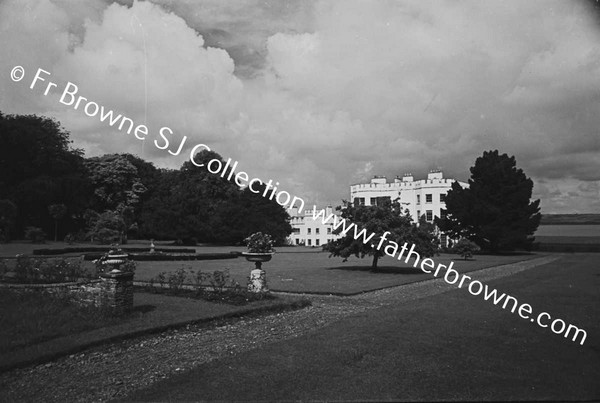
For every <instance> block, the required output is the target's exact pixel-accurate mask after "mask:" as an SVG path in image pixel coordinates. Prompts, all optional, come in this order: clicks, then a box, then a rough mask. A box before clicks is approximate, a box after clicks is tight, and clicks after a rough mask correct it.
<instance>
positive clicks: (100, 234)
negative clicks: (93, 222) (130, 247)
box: [92, 228, 121, 245]
mask: <svg viewBox="0 0 600 403" xmlns="http://www.w3.org/2000/svg"><path fill="white" fill-rule="evenodd" d="M92 236H93V238H94V241H97V242H98V243H99V244H101V245H110V244H112V243H116V242H120V241H121V233H120V232H119V231H117V230H114V229H110V228H100V229H98V230H97V231H96V232H94V233H93V235H92Z"/></svg>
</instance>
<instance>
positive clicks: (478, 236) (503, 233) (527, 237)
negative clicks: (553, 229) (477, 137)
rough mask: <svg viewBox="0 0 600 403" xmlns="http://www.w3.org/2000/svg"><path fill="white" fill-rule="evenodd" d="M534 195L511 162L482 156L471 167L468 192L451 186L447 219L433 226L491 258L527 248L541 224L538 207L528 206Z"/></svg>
mask: <svg viewBox="0 0 600 403" xmlns="http://www.w3.org/2000/svg"><path fill="white" fill-rule="evenodd" d="M532 189H533V181H532V180H531V179H529V178H528V177H527V176H526V175H525V173H524V172H523V170H522V169H519V168H517V164H516V160H515V157H514V156H512V157H509V156H508V155H507V154H501V155H500V154H499V153H498V150H495V151H486V152H484V153H483V156H481V157H479V158H477V160H476V161H475V165H474V166H473V167H471V178H470V179H469V187H468V188H466V189H463V188H462V187H461V186H460V185H459V184H458V182H455V183H454V184H453V185H452V188H451V189H450V191H449V192H448V194H447V195H446V217H445V218H441V219H439V220H437V224H438V226H439V227H440V229H441V230H442V231H444V232H446V233H447V234H449V235H451V236H453V237H464V238H468V239H470V240H472V241H474V242H475V243H477V244H478V245H479V246H480V247H481V248H483V249H486V250H489V251H491V252H498V251H501V250H512V249H515V248H519V247H521V248H528V247H529V246H530V245H531V243H532V242H533V239H534V238H533V237H532V236H531V235H533V233H534V232H535V230H536V229H537V227H538V225H539V223H540V219H541V214H540V212H539V211H540V207H539V205H540V201H539V200H535V201H533V202H532V201H530V199H531V193H532Z"/></svg>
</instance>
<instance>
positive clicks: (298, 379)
mask: <svg viewBox="0 0 600 403" xmlns="http://www.w3.org/2000/svg"><path fill="white" fill-rule="evenodd" d="M490 285H491V286H494V287H496V288H498V289H499V290H502V292H506V293H508V294H510V295H514V296H516V297H518V298H519V301H520V302H527V303H530V304H531V305H532V306H533V307H534V312H535V313H536V314H537V313H539V312H541V311H546V312H549V313H550V314H551V315H552V317H553V318H562V319H564V321H565V322H567V323H573V324H576V325H577V326H579V327H581V328H583V329H585V330H586V331H587V332H588V338H587V340H586V342H585V345H583V346H581V345H580V343H579V342H573V341H572V340H570V339H569V338H565V337H563V336H562V335H557V334H553V333H552V331H550V330H549V329H548V328H541V327H539V326H537V325H536V324H534V323H531V322H530V321H529V320H525V319H522V318H520V317H519V316H518V315H517V314H516V313H511V312H510V310H503V309H502V308H501V307H499V306H495V305H493V304H491V303H490V302H488V301H484V300H483V299H482V298H481V297H474V296H473V295H470V294H469V293H468V292H466V291H465V290H459V289H456V290H454V291H451V292H445V293H441V294H437V295H435V296H433V297H427V298H422V299H418V300H414V301H411V302H410V303H406V304H398V305H390V306H386V307H382V308H379V309H375V310H371V311H368V312H366V313H361V314H356V315H352V316H349V317H346V318H344V319H342V320H339V321H336V322H335V323H334V324H332V325H331V326H326V327H323V328H321V329H318V330H316V331H314V332H311V333H308V334H304V335H301V336H300V337H297V338H294V339H290V340H285V341H281V342H277V343H272V344H269V345H266V346H263V347H261V348H259V349H256V350H252V351H247V352H245V353H243V354H237V355H234V356H228V357H224V358H221V359H218V360H214V361H211V362H210V363H207V364H203V365H201V366H199V367H197V368H195V369H193V370H191V371H188V372H186V373H181V374H175V375H172V376H170V377H169V378H167V379H165V380H162V381H159V382H156V383H155V384H153V385H151V386H150V387H148V388H145V389H142V390H139V391H136V392H133V393H131V394H130V395H129V396H127V397H126V398H125V399H123V400H124V401H197V400H202V401H213V400H219V401H263V400H268V401H314V400H318V401H330V400H332V401H590V402H591V401H600V400H599V399H600V389H599V388H598V379H600V366H598V362H600V361H599V360H600V339H599V338H598V337H597V336H596V335H597V334H598V332H599V331H600V324H599V322H598V320H597V319H598V315H599V314H600V294H598V287H599V286H600V269H599V268H598V265H597V261H596V256H595V255H593V254H589V255H570V256H567V257H563V258H562V259H561V260H559V261H556V262H552V263H550V264H547V265H544V266H540V267H538V268H534V269H531V270H527V271H525V272H522V273H519V274H517V275H514V276H509V277H505V278H501V279H497V280H493V281H491V282H490Z"/></svg>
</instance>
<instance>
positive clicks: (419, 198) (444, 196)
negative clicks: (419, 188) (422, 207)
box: [417, 193, 446, 204]
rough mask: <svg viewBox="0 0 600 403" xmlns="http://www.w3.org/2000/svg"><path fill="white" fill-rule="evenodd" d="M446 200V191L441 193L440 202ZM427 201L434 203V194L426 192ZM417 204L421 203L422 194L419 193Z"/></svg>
mask: <svg viewBox="0 0 600 403" xmlns="http://www.w3.org/2000/svg"><path fill="white" fill-rule="evenodd" d="M445 202H446V193H440V203H445ZM425 203H433V194H432V193H426V194H425ZM417 204H421V195H417Z"/></svg>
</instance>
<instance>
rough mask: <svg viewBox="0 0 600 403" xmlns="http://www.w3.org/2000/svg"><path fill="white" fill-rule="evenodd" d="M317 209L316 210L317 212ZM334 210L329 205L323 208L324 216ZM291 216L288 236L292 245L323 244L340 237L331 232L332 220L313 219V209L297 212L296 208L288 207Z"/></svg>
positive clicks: (332, 212)
mask: <svg viewBox="0 0 600 403" xmlns="http://www.w3.org/2000/svg"><path fill="white" fill-rule="evenodd" d="M318 211H319V210H317V212H318ZM334 213H335V211H334V210H333V208H332V207H331V206H327V207H326V208H325V218H327V217H329V215H330V214H334ZM288 214H289V215H290V216H291V218H292V219H291V221H290V224H291V226H292V234H291V235H290V236H289V237H288V239H289V240H290V242H291V244H292V245H305V246H319V247H320V246H323V245H325V244H326V243H327V242H329V241H331V240H334V239H338V238H340V235H334V234H333V220H330V221H329V222H328V223H327V224H323V222H322V220H321V218H317V219H316V220H314V219H313V210H304V211H303V212H302V213H301V214H298V209H297V208H292V209H288Z"/></svg>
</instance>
